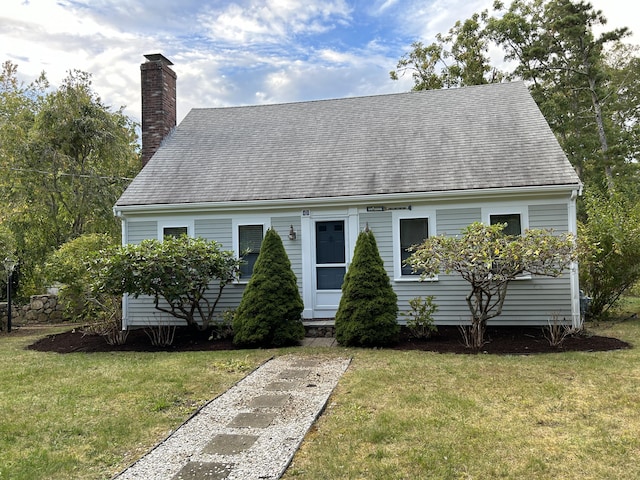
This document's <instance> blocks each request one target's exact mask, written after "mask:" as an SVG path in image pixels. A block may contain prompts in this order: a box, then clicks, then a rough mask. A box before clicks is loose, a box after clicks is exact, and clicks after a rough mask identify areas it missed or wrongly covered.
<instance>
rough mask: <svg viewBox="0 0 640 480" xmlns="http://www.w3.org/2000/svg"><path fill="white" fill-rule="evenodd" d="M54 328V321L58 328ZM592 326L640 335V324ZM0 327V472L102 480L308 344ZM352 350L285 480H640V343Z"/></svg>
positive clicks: (624, 336)
mask: <svg viewBox="0 0 640 480" xmlns="http://www.w3.org/2000/svg"><path fill="white" fill-rule="evenodd" d="M58 331H60V330H58ZM592 331H593V332H594V333H597V334H598V335H605V336H613V337H617V338H620V339H621V340H625V341H627V342H629V343H631V344H636V343H637V339H638V338H640V321H639V320H637V319H631V320H626V321H623V322H618V323H615V322H611V323H603V324H600V325H598V326H595V327H592ZM49 333H52V330H51V329H47V330H43V329H26V328H23V329H18V330H16V331H15V332H13V333H12V334H11V335H10V336H7V335H4V334H3V335H0V479H5V478H6V479H12V480H13V479H29V480H33V479H59V478H69V479H96V478H104V479H106V478H110V477H111V476H112V475H114V474H115V473H117V472H118V471H120V470H121V469H122V468H124V467H126V466H127V465H128V464H129V463H131V462H132V461H134V460H135V459H136V458H138V457H139V456H140V455H142V454H143V453H145V452H146V451H148V449H149V448H151V447H152V446H153V445H155V444H156V443H157V442H158V441H160V440H161V439H162V438H164V436H166V435H167V434H168V433H169V431H170V430H172V429H174V428H176V427H177V426H178V425H179V424H180V423H182V422H183V421H184V420H185V419H186V418H188V416H189V415H190V414H191V413H193V411H194V410H195V409H196V408H197V407H199V406H200V405H202V404H203V403H205V402H206V401H208V400H210V399H211V398H213V397H215V396H216V395H218V394H219V393H221V392H223V391H224V390H225V389H226V388H228V387H229V386H231V385H232V384H233V383H234V382H236V381H237V380H239V379H240V378H242V377H243V376H245V375H246V374H248V373H249V371H251V370H252V369H253V368H255V367H256V366H257V365H259V364H260V363H261V362H263V361H265V360H267V359H268V358H269V357H271V356H272V355H278V354H280V353H284V352H287V353H291V351H292V350H295V351H296V352H297V353H299V354H300V355H305V354H309V353H317V351H315V350H313V349H308V348H295V349H283V350H237V351H233V350H231V351H216V352H211V351H208V352H205V351H200V352H198V351H194V352H110V353H90V354H88V353H71V354H65V355H60V354H56V353H43V352H38V351H33V350H26V349H25V347H26V346H27V345H29V344H31V343H33V342H34V341H35V340H36V339H38V338H41V337H43V336H44V335H46V334H49ZM323 350H324V353H327V352H329V353H330V352H335V354H336V355H339V356H344V355H345V354H347V355H350V356H352V357H353V362H352V364H351V366H350V368H349V370H348V371H347V373H346V374H345V375H344V377H343V378H342V379H341V381H340V383H339V384H338V387H337V388H336V391H335V392H334V395H333V396H332V398H331V399H330V402H329V406H328V408H327V410H326V411H325V413H324V414H323V416H322V417H321V418H320V420H319V421H318V423H317V424H316V426H315V427H314V428H313V429H312V432H311V433H310V434H309V435H308V436H307V438H306V439H305V441H304V442H303V445H302V448H301V450H300V451H299V452H298V453H297V454H296V457H295V458H294V461H293V463H292V465H291V467H290V468H289V470H288V471H287V473H286V474H285V476H284V478H285V479H286V480H291V479H297V480H299V479H303V480H310V479H323V480H324V479H417V478H420V479H430V478H433V479H460V478H465V479H492V478H505V479H522V478H536V479H546V478H548V479H558V478H562V479H576V480H577V479H599V480H600V479H609V478H610V479H619V478H640V438H639V437H638V435H637V432H638V431H640V416H639V415H638V405H640V352H639V351H638V349H636V348H632V349H626V350H616V351H607V352H564V353H552V354H542V355H529V356H522V355H502V356H497V355H483V354H478V355H454V354H438V353H433V352H421V351H398V350H385V349H380V350H368V349H343V348H334V349H332V350H326V349H323Z"/></svg>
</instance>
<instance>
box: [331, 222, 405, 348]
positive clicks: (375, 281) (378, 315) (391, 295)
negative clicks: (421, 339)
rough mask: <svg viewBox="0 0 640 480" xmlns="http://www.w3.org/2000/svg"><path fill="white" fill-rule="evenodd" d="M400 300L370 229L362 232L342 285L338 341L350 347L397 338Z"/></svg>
mask: <svg viewBox="0 0 640 480" xmlns="http://www.w3.org/2000/svg"><path fill="white" fill-rule="evenodd" d="M397 301H398V299H397V296H396V294H395V292H394V291H393V288H392V287H391V281H390V280H389V275H387V272H386V270H385V269H384V265H383V262H382V258H380V253H379V252H378V246H377V244H376V239H375V237H374V235H373V232H371V231H370V230H369V229H366V230H365V231H363V232H361V233H360V235H358V240H357V242H356V248H355V251H354V253H353V261H352V262H351V265H350V267H349V270H348V271H347V274H346V275H345V278H344V282H343V284H342V298H341V299H340V305H339V307H338V311H337V312H336V320H335V329H336V340H337V341H338V343H340V344H341V345H346V346H363V347H374V346H385V345H389V344H391V343H393V342H394V341H396V340H397V335H398V333H399V331H400V326H399V325H398V321H397V316H398V303H397Z"/></svg>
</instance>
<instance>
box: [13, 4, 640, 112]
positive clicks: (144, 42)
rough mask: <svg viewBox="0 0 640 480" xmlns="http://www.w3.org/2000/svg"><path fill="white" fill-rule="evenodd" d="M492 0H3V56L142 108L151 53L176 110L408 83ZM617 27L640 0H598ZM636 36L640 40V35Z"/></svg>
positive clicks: (29, 76)
mask: <svg viewBox="0 0 640 480" xmlns="http://www.w3.org/2000/svg"><path fill="white" fill-rule="evenodd" d="M491 4H492V0H371V1H370V2H353V1H347V0H181V1H179V2H176V1H175V0H91V1H89V0H30V1H29V2H25V1H24V0H2V9H0V61H4V60H7V59H9V60H12V61H14V62H15V63H17V64H18V72H19V73H20V75H21V78H22V79H24V80H26V81H30V80H33V79H34V78H35V77H37V75H38V74H39V73H40V72H41V71H42V70H45V71H46V73H47V76H48V78H49V79H50V81H51V82H52V84H53V85H54V86H55V85H58V84H59V83H60V82H61V81H62V79H63V78H64V77H65V76H66V72H67V71H68V70H70V69H80V70H85V71H88V72H91V73H92V74H93V86H94V89H95V91H96V92H97V93H98V94H99V95H100V96H101V98H102V99H103V101H104V102H105V103H106V104H108V105H111V106H113V107H120V106H121V105H126V106H127V109H126V110H125V112H126V113H127V114H129V115H131V116H133V117H134V118H135V119H139V118H140V69H139V66H140V63H142V62H143V61H144V58H143V54H146V53H163V54H165V55H166V56H167V57H168V58H170V59H171V60H172V61H173V62H174V63H175V65H174V67H173V68H174V70H175V71H176V73H177V74H178V118H179V119H182V118H183V117H184V115H186V113H187V112H188V110H189V109H190V108H193V107H211V106H228V105H246V104H253V103H265V102H289V101H300V100H310V99H320V98H336V97H343V96H353V95H369V94H379V93H388V92H396V91H406V90H409V89H410V88H411V83H412V82H411V78H402V79H401V80H400V81H396V82H393V81H391V80H390V79H389V75H388V72H389V70H391V69H393V68H394V67H395V65H396V63H397V61H398V59H399V58H400V57H401V56H402V54H404V53H405V52H407V51H408V50H409V49H410V44H411V42H413V41H415V40H422V41H423V42H425V43H426V42H431V41H433V40H434V36H435V34H436V33H438V32H442V33H445V32H446V31H447V30H448V29H449V28H450V27H451V26H452V25H453V24H454V22H455V21H456V20H463V19H465V18H468V17H469V16H470V15H471V14H473V13H474V12H477V11H481V10H482V9H484V8H491ZM593 4H594V6H596V8H601V9H602V10H604V13H605V15H606V16H607V17H608V18H609V20H610V22H609V25H608V28H614V27H618V26H623V25H627V26H629V27H631V28H632V29H633V30H634V31H635V32H636V36H635V38H636V39H637V38H638V34H640V25H639V24H638V19H640V12H638V9H639V8H640V3H639V2H629V1H628V0H593ZM636 43H637V41H636Z"/></svg>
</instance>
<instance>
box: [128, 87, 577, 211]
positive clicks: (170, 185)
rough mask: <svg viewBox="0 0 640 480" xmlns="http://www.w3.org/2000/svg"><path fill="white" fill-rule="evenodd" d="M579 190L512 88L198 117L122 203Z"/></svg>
mask: <svg viewBox="0 0 640 480" xmlns="http://www.w3.org/2000/svg"><path fill="white" fill-rule="evenodd" d="M578 183H579V180H578V177H577V176H576V174H575V172H574V170H573V168H572V167H571V165H570V164H569V162H568V160H567V158H566V156H565V155H564V153H563V151H562V149H561V148H560V146H559V144H558V142H557V141H556V139H555V137H554V135H553V133H552V132H551V130H550V128H549V126H548V125H547V123H546V121H545V119H544V117H543V116H542V114H541V113H540V111H539V109H538V107H537V106H536V104H535V102H534V101H533V99H532V97H531V95H530V94H529V92H528V90H527V88H526V86H525V85H524V84H523V83H522V82H515V83H503V84H495V85H483V86H477V87H466V88H459V89H450V90H432V91H424V92H409V93H400V94H392V95H379V96H371V97H356V98H344V99H337V100H322V101H313V102H302V103H289V104H278V105H260V106H249V107H231V108H206V109H194V110H192V111H191V112H190V113H189V114H188V115H187V116H186V117H185V119H184V120H183V121H182V123H180V125H179V126H178V127H177V128H176V129H175V131H174V132H173V133H172V134H171V136H170V137H169V138H167V139H166V141H165V142H164V144H163V145H162V146H161V147H160V149H159V150H158V151H157V152H156V154H155V155H154V156H153V158H152V159H151V160H150V162H149V163H148V164H147V166H146V167H145V168H144V169H143V170H142V171H141V172H140V174H139V175H138V176H137V177H136V179H135V180H134V181H133V182H132V183H131V185H130V186H129V188H128V189H127V190H126V191H125V193H124V194H123V195H122V197H121V198H120V199H119V200H118V202H117V206H126V205H153V204H182V203H200V202H229V201H245V200H277V199H296V198H300V199H303V198H323V197H341V196H351V195H370V194H386V193H404V192H438V191H452V190H467V189H483V188H505V187H518V186H548V185H570V184H573V185H575V184H578Z"/></svg>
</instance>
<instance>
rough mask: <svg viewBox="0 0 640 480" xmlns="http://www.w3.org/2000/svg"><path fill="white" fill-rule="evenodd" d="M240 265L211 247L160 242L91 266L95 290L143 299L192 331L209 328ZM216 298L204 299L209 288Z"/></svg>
mask: <svg viewBox="0 0 640 480" xmlns="http://www.w3.org/2000/svg"><path fill="white" fill-rule="evenodd" d="M239 266H240V261H239V260H237V259H236V258H235V255H234V253H233V252H231V251H225V250H222V249H221V247H220V245H219V244H218V243H217V242H215V241H207V240H204V239H202V238H189V237H187V236H186V235H183V236H181V237H177V238H175V237H166V238H165V239H164V241H162V242H160V241H158V240H155V239H149V240H143V241H142V242H141V243H140V244H138V245H134V244H130V245H124V246H122V247H118V248H116V249H114V250H112V251H111V252H105V254H104V255H103V256H102V257H100V258H98V259H97V260H96V273H95V274H96V281H97V290H99V291H101V292H106V293H111V294H114V295H123V294H129V295H132V296H133V297H134V298H138V297H139V296H140V295H149V296H150V297H151V298H153V302H154V307H155V308H156V309H157V310H159V311H161V312H165V313H168V314H170V315H172V316H174V317H175V318H178V319H181V320H184V321H185V322H186V323H187V325H189V326H191V327H193V328H196V329H198V330H206V329H207V328H209V325H210V324H211V322H212V320H213V315H214V312H215V308H216V306H217V305H218V302H219V300H220V297H221V296H222V291H223V289H224V287H225V286H227V285H228V284H229V283H231V282H232V281H233V280H235V279H236V278H237V276H238V272H239ZM212 283H214V284H215V287H214V288H215V289H216V292H215V293H214V294H213V295H212V297H213V298H210V297H209V296H208V295H207V293H208V291H209V287H210V284H212Z"/></svg>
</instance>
